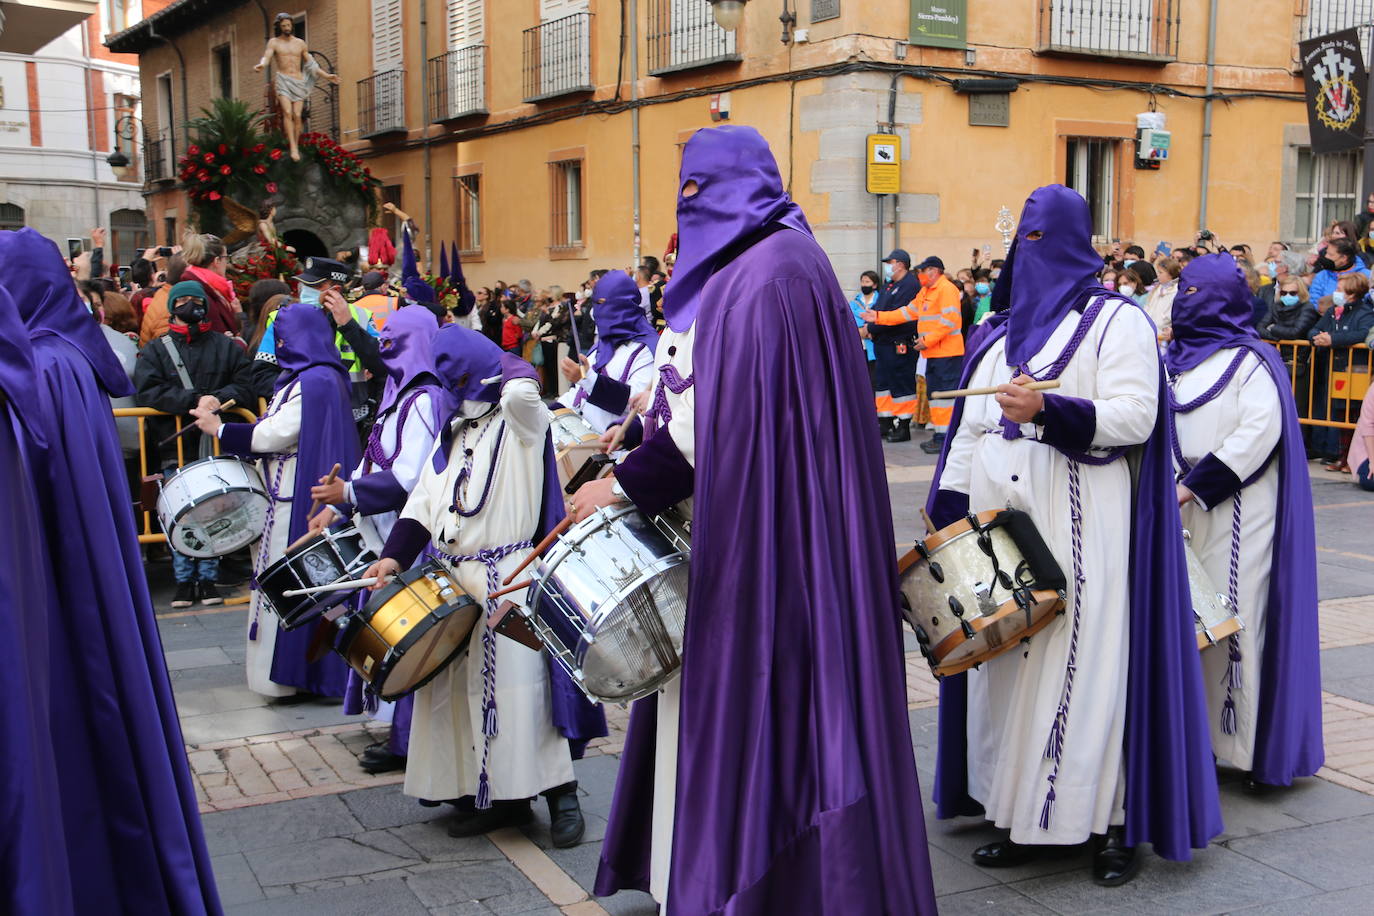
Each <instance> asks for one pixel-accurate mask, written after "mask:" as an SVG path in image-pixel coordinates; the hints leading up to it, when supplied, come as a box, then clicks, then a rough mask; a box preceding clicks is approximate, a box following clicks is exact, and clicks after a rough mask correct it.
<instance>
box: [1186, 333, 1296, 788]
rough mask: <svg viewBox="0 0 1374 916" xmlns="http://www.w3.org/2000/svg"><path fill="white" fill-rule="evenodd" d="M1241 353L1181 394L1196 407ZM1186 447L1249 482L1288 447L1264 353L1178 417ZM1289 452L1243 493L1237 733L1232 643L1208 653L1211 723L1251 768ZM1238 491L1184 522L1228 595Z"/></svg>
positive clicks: (1195, 509)
mask: <svg viewBox="0 0 1374 916" xmlns="http://www.w3.org/2000/svg"><path fill="white" fill-rule="evenodd" d="M1235 354H1236V351H1235V350H1218V351H1217V352H1215V353H1213V354H1212V355H1211V356H1209V357H1208V358H1207V359H1205V360H1203V361H1202V363H1200V364H1199V365H1198V366H1197V367H1196V368H1193V369H1190V370H1188V371H1186V372H1181V373H1179V375H1178V377H1177V378H1176V379H1175V381H1174V396H1175V399H1176V400H1177V401H1178V403H1180V404H1186V403H1188V402H1189V401H1191V400H1193V399H1195V398H1196V397H1198V396H1199V395H1201V394H1202V393H1203V392H1205V391H1206V390H1207V389H1209V388H1211V387H1212V385H1213V384H1215V383H1216V381H1217V380H1218V379H1220V378H1221V375H1222V373H1223V372H1225V371H1226V367H1227V366H1229V365H1230V364H1231V360H1232V358H1234V356H1235ZM1174 423H1175V424H1176V426H1177V428H1178V439H1179V446H1180V448H1181V449H1182V451H1183V457H1184V458H1185V459H1187V461H1188V463H1189V464H1196V463H1197V462H1198V461H1199V460H1201V459H1202V458H1203V457H1205V456H1206V455H1207V454H1209V453H1211V454H1214V455H1215V456H1216V457H1217V458H1218V459H1220V460H1221V461H1222V463H1224V464H1225V465H1226V466H1227V467H1228V468H1230V469H1231V472H1232V473H1233V474H1235V475H1236V476H1237V477H1238V478H1240V479H1241V480H1246V479H1248V478H1249V477H1250V475H1251V474H1254V473H1255V471H1257V470H1259V468H1260V466H1261V465H1262V464H1264V461H1265V459H1267V458H1268V457H1269V455H1270V454H1271V453H1272V452H1273V451H1274V449H1275V448H1276V447H1277V446H1278V443H1279V437H1280V436H1281V435H1282V432H1283V408H1282V401H1280V400H1279V391H1278V388H1277V387H1276V386H1275V385H1274V380H1273V378H1272V377H1271V376H1270V375H1269V373H1268V372H1267V371H1265V369H1264V367H1263V366H1262V365H1260V361H1259V359H1258V358H1257V357H1256V356H1255V355H1254V354H1248V355H1247V356H1246V357H1245V360H1244V361H1243V362H1242V363H1241V365H1240V369H1239V370H1238V371H1237V372H1236V374H1235V376H1234V377H1233V378H1232V379H1231V381H1230V382H1229V383H1228V384H1227V386H1226V387H1225V388H1224V389H1222V391H1221V393H1220V394H1219V395H1217V397H1216V398H1214V399H1213V400H1212V401H1211V402H1210V403H1207V404H1204V405H1203V406H1201V407H1199V408H1197V409H1196V410H1194V411H1192V412H1190V413H1176V414H1174ZM1278 462H1279V459H1278V458H1275V459H1274V461H1273V462H1272V463H1271V464H1270V465H1269V467H1268V468H1267V469H1265V472H1264V473H1263V474H1262V475H1260V477H1259V479H1258V480H1256V481H1255V482H1254V483H1252V484H1250V485H1249V486H1248V487H1246V488H1245V489H1243V490H1242V491H1241V493H1240V503H1241V513H1240V523H1241V531H1240V556H1239V572H1240V574H1239V577H1238V579H1237V589H1236V598H1237V600H1236V605H1237V607H1238V609H1239V611H1240V617H1241V620H1242V621H1243V622H1244V623H1245V629H1244V630H1242V631H1241V632H1240V633H1239V634H1237V635H1238V637H1239V639H1240V652H1241V686H1240V687H1239V689H1234V690H1232V691H1231V699H1232V702H1233V703H1234V704H1235V708H1236V729H1235V734H1231V735H1228V734H1226V733H1225V732H1223V731H1222V728H1221V713H1222V707H1223V705H1224V704H1225V702H1226V694H1227V689H1226V685H1227V681H1228V680H1229V678H1228V676H1227V675H1228V669H1229V666H1230V660H1229V651H1228V649H1229V647H1228V645H1227V644H1226V642H1225V641H1223V642H1221V643H1218V644H1217V645H1215V646H1211V647H1209V648H1208V649H1206V650H1204V651H1203V653H1202V676H1203V681H1204V683H1205V686H1206V688H1207V721H1208V723H1209V724H1210V726H1211V730H1212V749H1213V751H1215V753H1216V755H1217V758H1218V759H1221V760H1227V761H1229V762H1230V763H1231V764H1232V765H1234V766H1236V767H1238V768H1240V769H1242V770H1249V769H1250V767H1251V764H1252V762H1253V758H1254V753H1255V719H1256V715H1257V713H1258V710H1259V678H1260V662H1261V659H1262V657H1263V652H1264V628H1265V614H1266V610H1267V607H1268V603H1269V571H1270V564H1271V561H1272V558H1273V551H1274V525H1275V522H1276V511H1277V507H1278V490H1279V464H1278ZM1235 502H1236V501H1235V498H1234V497H1227V498H1226V499H1224V500H1222V501H1221V502H1220V503H1218V504H1217V505H1215V506H1212V507H1210V508H1209V507H1207V506H1204V505H1202V504H1201V503H1200V501H1198V500H1194V501H1191V502H1189V503H1187V504H1186V505H1184V506H1183V527H1184V528H1186V529H1188V531H1189V533H1190V534H1191V535H1192V548H1193V551H1194V552H1195V553H1196V554H1197V555H1198V558H1199V559H1200V560H1201V561H1202V565H1203V566H1204V567H1205V568H1206V570H1207V572H1208V574H1209V575H1211V577H1212V582H1213V584H1214V585H1215V586H1216V587H1217V590H1218V591H1220V592H1221V593H1222V594H1226V593H1227V590H1228V583H1229V581H1230V568H1231V522H1232V517H1233V513H1234V509H1235Z"/></svg>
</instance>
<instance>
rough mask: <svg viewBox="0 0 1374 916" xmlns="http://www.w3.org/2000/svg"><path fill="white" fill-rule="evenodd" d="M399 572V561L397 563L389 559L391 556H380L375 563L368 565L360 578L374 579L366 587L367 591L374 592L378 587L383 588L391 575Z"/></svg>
mask: <svg viewBox="0 0 1374 916" xmlns="http://www.w3.org/2000/svg"><path fill="white" fill-rule="evenodd" d="M400 572H401V564H400V563H397V562H396V561H395V560H393V559H391V557H382V558H381V559H380V560H378V561H377V562H376V563H373V564H372V565H371V566H369V567H368V568H367V572H365V573H363V574H362V576H361V577H360V578H363V579H376V580H377V581H375V582H373V583H372V584H371V585H369V586H368V587H367V589H368V591H372V592H375V591H376V590H377V589H379V588H385V587H386V585H387V583H389V582H390V581H391V577H392V576H395V575H398V574H399V573H400Z"/></svg>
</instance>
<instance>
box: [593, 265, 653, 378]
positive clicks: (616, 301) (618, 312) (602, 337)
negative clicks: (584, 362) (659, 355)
mask: <svg viewBox="0 0 1374 916" xmlns="http://www.w3.org/2000/svg"><path fill="white" fill-rule="evenodd" d="M591 307H592V318H593V319H594V320H595V321H596V353H595V354H594V355H593V358H592V368H594V369H596V371H597V372H600V371H602V370H603V369H605V368H606V364H607V363H609V362H610V361H611V357H612V356H614V355H615V351H616V348H617V347H619V346H620V345H621V344H627V343H641V344H643V345H644V346H646V347H648V348H649V352H650V353H653V352H654V347H655V346H657V344H658V332H657V331H655V330H654V327H653V325H651V324H649V318H648V316H647V315H645V314H644V306H643V305H642V304H641V302H640V299H639V287H637V286H635V281H633V280H631V279H630V277H629V275H628V274H626V273H625V272H624V271H620V270H613V271H611V272H610V273H608V274H606V275H605V276H604V277H602V278H601V279H600V280H598V281H596V286H594V287H592V297H591Z"/></svg>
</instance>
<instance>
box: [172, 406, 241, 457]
mask: <svg viewBox="0 0 1374 916" xmlns="http://www.w3.org/2000/svg"><path fill="white" fill-rule="evenodd" d="M235 403H237V402H236V401H235V400H234V399H233V398H230V399H229V400H227V401H225V402H224V403H223V404H221V405H219V407H217V408H215V410H214V411H212V415H213V416H216V417H217V416H219V415H220V411H224V410H228V409H229V408H230V407H233V406H234V404H235ZM198 428H199V427H197V426H196V424H194V423H192V424H191V425H190V426H183V427H182V428H181V429H179V430H177V431H176V432H174V433H172V434H171V435H170V436H168V437H167V438H166V439H163V440H162V441H161V442H159V443H158V444H157V447H158V448H162V447H163V446H164V445H167V444H168V443H171V442H175V441H177V440H178V439H180V438H181V437H182V436H184V435H186V434H187V433H189V432H190V431H191V430H193V429H198Z"/></svg>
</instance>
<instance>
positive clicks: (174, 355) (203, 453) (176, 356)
mask: <svg viewBox="0 0 1374 916" xmlns="http://www.w3.org/2000/svg"><path fill="white" fill-rule="evenodd" d="M162 345H163V346H164V347H166V348H167V355H168V356H169V357H170V358H171V360H172V368H173V369H175V370H176V371H177V377H178V378H180V379H181V387H182V388H185V389H186V390H187V391H195V390H196V386H195V385H194V384H192V383H191V373H189V372H187V371H186V363H185V361H184V360H182V358H181V351H180V350H178V349H177V345H176V342H175V341H173V340H172V335H171V334H163V335H162ZM213 451H214V447H213V445H212V444H211V442H210V437H209V436H201V437H200V457H202V458H209V457H210V455H211V453H212V452H213Z"/></svg>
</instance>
